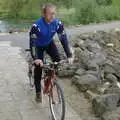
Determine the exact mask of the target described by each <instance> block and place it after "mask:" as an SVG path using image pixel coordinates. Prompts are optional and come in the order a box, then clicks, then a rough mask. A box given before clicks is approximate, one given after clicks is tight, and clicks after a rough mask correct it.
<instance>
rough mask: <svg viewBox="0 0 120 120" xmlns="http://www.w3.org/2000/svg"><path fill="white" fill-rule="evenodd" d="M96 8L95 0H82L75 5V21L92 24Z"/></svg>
mask: <svg viewBox="0 0 120 120" xmlns="http://www.w3.org/2000/svg"><path fill="white" fill-rule="evenodd" d="M96 7H97V4H96V1H95V0H84V1H82V2H81V3H80V4H78V5H76V15H75V16H76V17H77V21H78V22H79V23H82V24H88V23H90V22H94V19H95V17H96V16H95V15H96V14H95V8H96Z"/></svg>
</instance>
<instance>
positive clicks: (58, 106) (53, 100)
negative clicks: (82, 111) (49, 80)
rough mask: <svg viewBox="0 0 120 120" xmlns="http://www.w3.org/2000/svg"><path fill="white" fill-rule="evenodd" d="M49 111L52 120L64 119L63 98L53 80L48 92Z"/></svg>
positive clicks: (59, 88) (60, 90)
mask: <svg viewBox="0 0 120 120" xmlns="http://www.w3.org/2000/svg"><path fill="white" fill-rule="evenodd" d="M49 104H50V111H51V114H52V118H53V120H64V118H65V100H64V95H63V91H62V89H61V87H60V85H59V84H58V83H57V81H56V80H55V81H54V83H53V86H52V88H51V90H50V94H49Z"/></svg>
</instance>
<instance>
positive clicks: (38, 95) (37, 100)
mask: <svg viewBox="0 0 120 120" xmlns="http://www.w3.org/2000/svg"><path fill="white" fill-rule="evenodd" d="M35 100H36V102H42V97H41V93H40V92H37V93H36V97H35Z"/></svg>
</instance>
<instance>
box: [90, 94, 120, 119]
mask: <svg viewBox="0 0 120 120" xmlns="http://www.w3.org/2000/svg"><path fill="white" fill-rule="evenodd" d="M119 99H120V94H105V95H102V96H99V97H96V98H95V99H93V101H92V104H93V109H94V111H95V114H96V115H98V116H100V117H101V116H102V115H103V114H104V113H105V112H107V111H109V110H114V109H116V107H117V104H118V101H119Z"/></svg>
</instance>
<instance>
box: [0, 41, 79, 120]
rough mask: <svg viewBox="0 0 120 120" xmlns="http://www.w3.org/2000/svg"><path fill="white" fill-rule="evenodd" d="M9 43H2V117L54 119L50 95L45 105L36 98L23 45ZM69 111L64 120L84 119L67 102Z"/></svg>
mask: <svg viewBox="0 0 120 120" xmlns="http://www.w3.org/2000/svg"><path fill="white" fill-rule="evenodd" d="M10 44H11V42H10V41H1V42H0V53H1V55H0V120H51V114H50V111H49V108H48V99H47V97H46V98H45V101H44V102H43V103H42V104H41V103H39V104H38V103H36V102H35V100H34V97H35V94H34V90H31V89H30V88H29V85H28V77H27V63H26V61H25V59H24V57H23V56H21V55H20V52H21V48H19V47H12V46H11V45H10ZM66 111H67V112H66V119H65V120H81V119H80V118H79V116H78V114H77V113H76V112H75V111H74V110H73V109H72V108H71V107H70V105H69V104H68V103H67V109H66Z"/></svg>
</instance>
